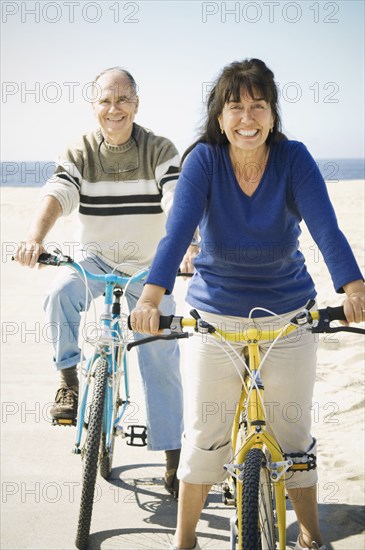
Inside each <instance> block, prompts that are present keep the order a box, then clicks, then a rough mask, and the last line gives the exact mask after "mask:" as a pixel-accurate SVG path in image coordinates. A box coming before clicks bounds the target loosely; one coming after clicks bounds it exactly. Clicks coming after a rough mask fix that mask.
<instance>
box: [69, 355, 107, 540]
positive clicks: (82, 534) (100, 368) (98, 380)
mask: <svg viewBox="0 0 365 550" xmlns="http://www.w3.org/2000/svg"><path fill="white" fill-rule="evenodd" d="M107 378H108V363H107V361H106V360H105V359H98V361H97V362H96V365H95V383H94V392H93V398H92V403H91V408H90V417H89V423H88V434H87V439H86V443H85V454H84V471H83V476H82V493H81V503H80V512H79V520H78V526H77V535H76V542H75V545H76V548H78V549H79V550H84V549H86V548H87V546H88V538H89V533H90V525H91V516H92V509H93V499H94V492H95V482H96V475H97V470H98V461H99V451H100V439H101V430H102V422H103V411H104V401H105V390H106V384H107Z"/></svg>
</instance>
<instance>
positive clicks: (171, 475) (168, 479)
mask: <svg viewBox="0 0 365 550" xmlns="http://www.w3.org/2000/svg"><path fill="white" fill-rule="evenodd" d="M176 473H177V469H176V468H171V470H166V472H165V479H164V485H165V489H166V491H168V492H169V493H170V495H172V496H173V497H174V498H176V499H178V497H179V480H178V479H177V476H176Z"/></svg>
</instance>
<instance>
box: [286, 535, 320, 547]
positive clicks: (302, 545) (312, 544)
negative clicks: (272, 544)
mask: <svg viewBox="0 0 365 550" xmlns="http://www.w3.org/2000/svg"><path fill="white" fill-rule="evenodd" d="M302 543H303V540H302V537H301V536H300V535H298V538H297V542H296V544H295V547H294V550H327V546H325V545H324V544H322V546H318V544H317V543H316V541H315V540H313V541H312V542H311V545H310V546H307V545H306V544H305V543H303V544H302Z"/></svg>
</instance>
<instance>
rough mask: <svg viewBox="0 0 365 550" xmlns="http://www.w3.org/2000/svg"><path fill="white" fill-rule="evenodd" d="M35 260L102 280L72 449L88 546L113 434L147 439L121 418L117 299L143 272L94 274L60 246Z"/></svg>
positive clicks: (123, 389) (124, 388)
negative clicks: (79, 461)
mask: <svg viewBox="0 0 365 550" xmlns="http://www.w3.org/2000/svg"><path fill="white" fill-rule="evenodd" d="M38 261H39V263H41V264H45V265H53V266H67V267H69V268H70V269H73V270H74V271H76V272H77V273H78V274H79V275H80V277H82V278H83V279H84V280H85V285H86V292H88V291H87V280H88V279H90V280H99V281H103V282H104V283H105V293H104V311H103V313H102V314H101V315H100V320H99V326H98V334H97V338H96V339H95V341H94V342H93V344H94V353H93V355H92V356H91V357H90V358H89V359H88V360H87V361H86V362H84V363H82V364H81V368H80V392H79V406H78V414H77V422H76V431H77V434H76V443H75V448H74V453H75V454H78V455H80V456H81V459H82V462H83V478H82V493H81V503H80V512H79V519H78V527H77V535H76V543H75V544H76V547H77V548H79V549H80V550H82V549H84V548H87V545H88V538H89V532H90V525H91V517H92V508H93V499H94V491H95V482H96V476H97V471H98V466H99V471H100V475H101V476H102V477H103V478H104V479H108V478H109V476H110V474H111V470H112V463H113V450H114V441H115V438H116V437H117V436H122V437H123V438H127V439H128V440H129V441H127V445H135V446H145V445H147V442H146V440H147V429H146V427H145V426H140V425H128V429H124V427H123V426H122V424H121V422H122V420H123V416H124V415H125V412H126V410H127V408H128V406H129V405H130V403H131V401H130V393H129V382H128V361H127V357H128V356H127V342H128V336H130V335H131V332H130V331H128V326H127V320H126V315H124V314H123V313H122V308H121V299H122V296H123V293H125V292H127V290H128V285H129V284H130V283H132V282H137V281H140V280H141V279H143V278H144V277H145V276H146V275H147V270H145V269H144V270H142V271H139V272H138V273H137V274H135V275H133V276H132V277H126V276H120V275H116V274H115V273H114V272H113V273H110V274H106V275H95V274H93V273H89V272H87V271H86V270H84V269H83V267H82V266H81V265H80V264H78V263H77V262H75V261H74V260H72V258H70V257H69V256H64V255H63V254H62V253H61V252H60V251H56V253H55V254H54V255H52V254H41V255H40V257H39V260H38ZM57 423H59V424H72V423H73V422H72V420H69V419H59V420H57Z"/></svg>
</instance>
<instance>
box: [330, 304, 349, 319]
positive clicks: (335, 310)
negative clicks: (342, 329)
mask: <svg viewBox="0 0 365 550" xmlns="http://www.w3.org/2000/svg"><path fill="white" fill-rule="evenodd" d="M325 311H326V312H327V315H328V320H329V321H346V316H345V312H344V310H343V306H337V307H330V306H328V307H327V308H326V309H325Z"/></svg>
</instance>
